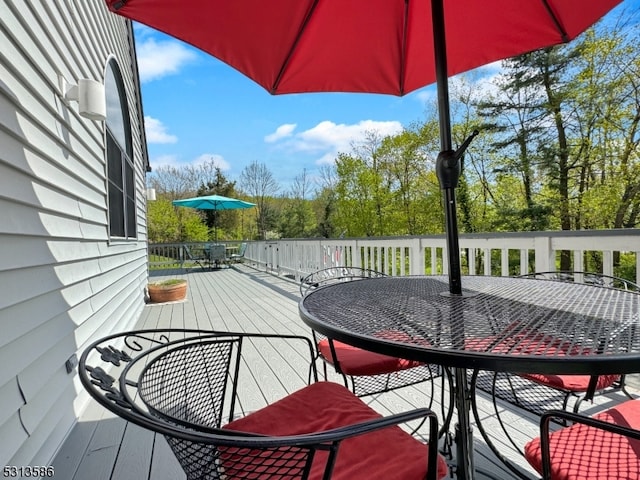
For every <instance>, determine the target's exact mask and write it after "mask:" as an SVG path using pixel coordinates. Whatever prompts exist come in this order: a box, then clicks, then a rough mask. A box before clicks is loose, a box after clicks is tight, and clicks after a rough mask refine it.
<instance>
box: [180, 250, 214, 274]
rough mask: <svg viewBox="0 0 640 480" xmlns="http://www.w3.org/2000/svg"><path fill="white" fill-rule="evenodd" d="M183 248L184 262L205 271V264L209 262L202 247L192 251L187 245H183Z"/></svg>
mask: <svg viewBox="0 0 640 480" xmlns="http://www.w3.org/2000/svg"><path fill="white" fill-rule="evenodd" d="M183 248H184V254H185V257H186V258H185V260H186V261H188V262H190V263H191V264H195V265H198V266H199V267H200V268H201V269H202V270H205V269H206V267H205V263H208V262H209V255H208V253H207V252H206V251H205V248H204V247H193V249H192V247H191V246H189V245H183ZM185 263H186V262H185Z"/></svg>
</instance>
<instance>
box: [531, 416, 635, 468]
mask: <svg viewBox="0 0 640 480" xmlns="http://www.w3.org/2000/svg"><path fill="white" fill-rule="evenodd" d="M551 422H554V423H561V424H569V423H571V424H576V423H581V424H584V425H587V426H589V427H593V428H598V429H600V430H604V431H607V432H611V433H615V434H617V435H622V436H624V437H628V438H630V439H633V440H640V430H634V429H632V428H629V427H625V426H623V425H618V424H615V423H609V422H605V421H603V420H599V419H596V418H592V417H587V416H586V415H581V414H579V413H575V412H567V411H566V410H549V411H547V412H545V413H544V414H543V415H542V416H541V417H540V450H541V454H542V480H552V479H551V464H552V461H553V459H552V458H551V451H550V432H551V428H550V425H551ZM587 440H588V439H586V438H585V439H583V441H585V442H586V441H587ZM638 455H639V456H640V453H639V454H638Z"/></svg>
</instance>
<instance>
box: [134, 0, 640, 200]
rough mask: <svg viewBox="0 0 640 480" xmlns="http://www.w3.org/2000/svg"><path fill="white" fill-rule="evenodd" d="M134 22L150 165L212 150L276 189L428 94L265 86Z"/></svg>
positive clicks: (477, 75) (431, 94)
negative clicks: (262, 172) (271, 90)
mask: <svg viewBox="0 0 640 480" xmlns="http://www.w3.org/2000/svg"><path fill="white" fill-rule="evenodd" d="M637 3H638V0H633V1H627V2H624V4H626V5H627V6H629V4H637ZM616 10H617V9H614V11H613V14H614V15H615V12H616ZM610 15H611V14H610ZM135 32H136V44H137V54H138V65H139V71H140V77H141V81H142V97H143V105H144V114H145V128H146V133H147V142H148V147H149V155H150V161H151V166H152V168H158V167H160V166H163V165H173V166H179V165H187V164H194V163H199V162H203V161H205V160H209V159H213V160H214V161H215V162H216V163H217V164H218V165H219V166H220V168H221V169H222V170H223V172H224V173H225V175H226V176H227V177H228V178H229V179H230V180H238V179H239V176H240V173H241V172H242V170H243V169H244V167H246V166H247V165H248V164H250V163H251V162H253V161H258V162H260V163H264V164H265V165H267V167H268V168H269V169H270V170H271V172H272V173H273V175H274V177H275V178H276V180H277V181H278V182H279V183H280V184H281V186H282V190H283V191H286V190H287V189H288V188H289V185H290V183H291V181H292V180H293V178H294V177H295V176H296V175H299V174H300V173H301V172H302V171H303V169H306V170H307V172H308V174H309V175H311V176H312V177H313V176H314V175H315V174H316V173H317V171H318V169H319V168H320V166H321V165H323V164H326V163H328V162H332V161H333V159H334V158H335V157H336V155H337V153H338V152H348V151H350V150H351V145H352V144H354V143H358V141H359V140H360V139H362V138H363V136H364V134H365V132H366V131H371V130H375V131H377V132H379V133H380V134H382V135H388V134H393V133H396V132H399V131H400V130H401V128H402V126H406V125H409V124H410V123H411V122H415V121H420V120H422V119H424V118H425V111H426V109H427V107H428V106H429V105H431V104H432V103H433V102H434V101H435V95H436V93H435V86H434V85H432V86H429V87H425V88H424V89H421V90H418V91H416V92H413V93H411V94H409V95H406V96H404V97H395V96H388V95H373V94H340V93H326V94H319V93H318V94H308V93H306V94H294V95H276V96H273V95H270V94H268V93H267V92H266V91H265V90H264V89H263V88H262V87H260V86H258V85H257V84H256V83H254V82H253V81H251V80H249V79H248V78H246V77H244V76H243V75H242V74H240V73H239V72H237V71H236V70H234V69H232V68H231V67H229V66H227V65H226V64H224V63H222V62H220V61H219V60H217V59H215V58H213V57H211V56H209V55H207V54H205V53H203V52H201V51H199V50H198V49H195V48H193V47H190V46H189V45H187V44H185V43H182V42H180V41H178V40H175V39H173V38H171V37H168V36H166V35H163V34H161V33H159V32H156V31H155V30H152V29H150V28H148V27H145V26H142V25H136V26H135ZM498 73H499V64H491V65H489V66H486V67H482V68H481V69H478V70H477V71H475V72H474V74H473V75H472V76H471V77H469V78H471V79H473V80H471V81H473V82H476V88H477V89H478V90H479V91H481V89H485V88H490V81H491V78H492V77H493V76H495V75H497V74H498Z"/></svg>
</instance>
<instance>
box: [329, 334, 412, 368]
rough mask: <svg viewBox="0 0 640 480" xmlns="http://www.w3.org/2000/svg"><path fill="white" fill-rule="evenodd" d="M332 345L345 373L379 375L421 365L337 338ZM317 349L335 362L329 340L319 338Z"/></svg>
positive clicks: (331, 361) (330, 361)
mask: <svg viewBox="0 0 640 480" xmlns="http://www.w3.org/2000/svg"><path fill="white" fill-rule="evenodd" d="M333 347H334V349H335V351H336V357H337V359H338V362H339V363H340V370H341V371H342V373H344V374H345V375H355V376H357V375H380V374H384V373H392V372H397V371H399V370H406V369H407V368H413V367H417V366H419V365H423V363H422V362H417V361H414V360H405V359H402V358H396V357H390V356H388V355H382V354H380V353H374V352H369V351H367V350H363V349H362V348H358V347H353V346H351V345H347V344H346V343H342V342H338V341H337V340H333ZM318 350H319V351H320V354H321V355H322V356H323V357H324V358H325V359H326V360H327V361H328V362H329V363H331V364H335V361H334V358H333V355H332V353H331V347H330V346H329V340H327V339H323V340H320V341H319V342H318Z"/></svg>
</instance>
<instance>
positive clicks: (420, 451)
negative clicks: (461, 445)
mask: <svg viewBox="0 0 640 480" xmlns="http://www.w3.org/2000/svg"><path fill="white" fill-rule="evenodd" d="M380 417H381V415H380V414H379V413H377V412H376V411H375V410H373V409H372V408H371V407H369V406H368V405H366V404H365V403H364V402H362V401H361V400H360V399H359V398H358V397H356V396H355V395H353V393H351V392H350V391H349V390H348V389H346V388H345V387H344V386H342V385H340V384H337V383H332V382H317V383H314V384H311V385H310V386H308V387H305V388H303V389H302V390H298V391H297V392H294V393H293V394H291V395H289V396H287V397H285V398H283V399H281V400H279V401H277V402H275V403H272V404H271V405H269V406H267V407H265V408H263V409H261V410H258V411H256V412H253V413H251V414H249V415H247V416H246V417H243V418H240V419H238V420H234V421H233V422H231V423H229V424H227V425H226V426H225V427H224V428H225V429H232V430H237V431H243V432H252V433H259V434H264V435H270V436H282V435H299V434H305V433H312V432H321V431H324V430H329V429H333V428H338V427H342V426H346V425H351V424H354V423H358V422H363V421H366V420H371V419H376V418H380ZM427 454H428V453H427V446H426V445H424V444H423V443H421V442H419V441H418V440H416V439H415V438H413V437H412V436H411V435H409V434H408V433H407V432H405V431H404V430H402V429H401V428H400V427H397V426H394V427H389V428H385V429H383V430H378V431H375V432H371V433H367V434H364V435H359V436H356V437H352V438H348V439H346V440H344V441H343V442H342V443H341V445H340V448H339V451H338V456H337V460H336V465H335V469H334V472H333V475H332V477H331V478H332V480H357V479H362V480H370V479H374V478H380V479H385V480H423V479H424V478H425V476H426V474H427ZM234 455H239V453H235V454H234ZM269 455H274V456H277V453H276V452H263V453H262V454H261V460H262V459H263V458H266V457H268V456H269ZM327 455H328V453H327V452H326V451H319V452H317V453H316V456H315V459H314V461H313V466H312V468H311V475H310V476H309V478H310V480H321V479H322V474H323V472H324V469H325V462H326V459H327ZM222 461H223V463H224V455H223V456H222ZM270 462H271V465H275V462H278V466H282V463H283V462H286V458H284V457H282V456H280V457H279V458H277V459H270ZM225 467H226V468H227V471H228V472H229V473H231V472H230V470H228V468H229V467H227V465H225ZM255 468H256V471H255V472H253V474H252V476H247V477H246V478H251V479H254V480H267V479H273V478H274V477H273V476H272V475H273V473H274V472H273V470H274V469H275V467H271V469H270V466H269V464H268V462H266V461H261V462H260V463H259V464H258V465H257V466H256V467H255ZM437 468H438V478H442V477H444V476H445V475H446V473H447V465H446V463H445V461H444V459H443V458H442V457H440V456H438V467H437ZM234 478H235V477H234ZM242 478H245V477H242ZM275 478H289V477H275ZM292 478H293V477H292ZM296 478H297V477H296Z"/></svg>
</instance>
